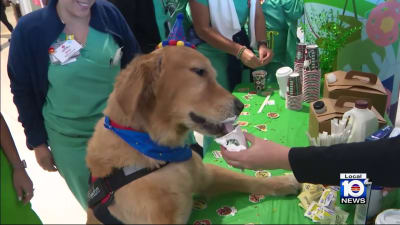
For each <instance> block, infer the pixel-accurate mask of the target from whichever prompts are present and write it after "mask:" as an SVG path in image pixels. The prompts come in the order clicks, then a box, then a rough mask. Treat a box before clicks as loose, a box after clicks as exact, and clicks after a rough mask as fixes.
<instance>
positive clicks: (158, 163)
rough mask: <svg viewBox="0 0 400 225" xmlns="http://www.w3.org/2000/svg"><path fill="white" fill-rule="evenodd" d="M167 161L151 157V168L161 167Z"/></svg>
mask: <svg viewBox="0 0 400 225" xmlns="http://www.w3.org/2000/svg"><path fill="white" fill-rule="evenodd" d="M166 163H167V162H165V161H161V160H155V159H149V164H150V165H149V167H150V169H159V168H160V167H161V166H163V165H165V164H166Z"/></svg>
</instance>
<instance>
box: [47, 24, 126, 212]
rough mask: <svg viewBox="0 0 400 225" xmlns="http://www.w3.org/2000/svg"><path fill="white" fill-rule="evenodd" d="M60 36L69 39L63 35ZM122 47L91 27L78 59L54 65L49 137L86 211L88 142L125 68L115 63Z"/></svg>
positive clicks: (49, 98)
mask: <svg viewBox="0 0 400 225" xmlns="http://www.w3.org/2000/svg"><path fill="white" fill-rule="evenodd" d="M59 40H65V34H64V33H62V34H60V36H59ZM118 48H119V46H118V44H117V43H116V42H115V41H114V39H113V37H112V36H111V35H110V34H107V33H102V32H99V31H97V30H95V29H93V28H89V33H88V36H87V41H86V45H85V46H84V48H83V49H81V50H80V56H79V57H78V58H77V61H75V62H72V63H69V64H66V65H59V64H50V65H49V70H48V80H49V89H48V92H47V97H46V102H45V104H44V106H43V110H42V113H43V118H44V124H45V128H46V131H47V136H48V140H47V141H48V144H49V146H50V148H51V152H52V155H53V158H54V161H55V164H56V166H57V169H58V171H59V173H60V174H61V176H62V177H63V178H64V179H65V181H66V183H67V185H68V187H69V189H70V190H71V192H72V193H73V194H74V196H75V197H76V199H77V200H78V201H79V203H80V204H81V206H82V207H83V208H84V209H86V208H87V192H88V187H89V185H88V179H89V169H88V168H87V166H86V161H85V157H86V146H87V142H88V140H89V138H90V137H91V136H92V134H93V131H94V127H95V124H96V123H97V121H98V120H99V119H100V118H101V117H102V116H103V113H102V112H103V110H104V108H105V106H106V103H107V99H108V96H109V95H110V93H111V91H112V90H113V85H114V80H115V77H116V76H117V75H118V73H119V71H120V62H117V63H116V65H112V64H111V63H110V62H111V61H112V59H113V58H114V56H115V53H116V51H117V50H118Z"/></svg>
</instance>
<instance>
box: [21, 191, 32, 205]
mask: <svg viewBox="0 0 400 225" xmlns="http://www.w3.org/2000/svg"><path fill="white" fill-rule="evenodd" d="M32 198H33V188H32V189H30V190H29V191H25V195H24V199H23V200H24V201H23V203H24V204H26V203H28V202H30V201H31V199H32Z"/></svg>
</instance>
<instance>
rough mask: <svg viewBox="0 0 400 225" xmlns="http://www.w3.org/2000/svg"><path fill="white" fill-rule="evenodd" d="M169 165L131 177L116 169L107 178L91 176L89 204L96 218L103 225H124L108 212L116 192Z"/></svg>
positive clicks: (136, 173)
mask: <svg viewBox="0 0 400 225" xmlns="http://www.w3.org/2000/svg"><path fill="white" fill-rule="evenodd" d="M167 164H168V162H167V163H166V164H164V165H161V167H160V168H157V169H153V170H151V169H148V168H143V169H140V170H138V171H136V172H134V173H132V174H129V175H125V172H124V170H123V169H115V170H114V171H113V173H112V174H110V175H109V176H107V177H102V178H95V177H92V176H90V178H89V192H88V204H89V207H90V208H91V209H92V210H93V212H94V215H95V216H96V218H97V219H98V220H99V221H100V222H102V223H103V224H123V223H122V222H121V221H119V220H118V219H117V218H115V217H114V216H113V215H111V213H110V211H109V210H108V206H109V205H111V204H112V203H113V201H114V193H115V191H117V190H118V189H120V188H121V187H123V186H124V185H126V184H129V183H130V182H132V181H134V180H136V179H139V178H141V177H144V176H146V175H148V174H150V173H151V172H154V171H156V170H158V169H161V168H162V167H164V166H166V165H167Z"/></svg>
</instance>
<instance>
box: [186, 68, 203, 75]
mask: <svg viewBox="0 0 400 225" xmlns="http://www.w3.org/2000/svg"><path fill="white" fill-rule="evenodd" d="M190 70H191V71H192V72H194V73H196V74H197V75H199V76H204V74H205V72H206V71H205V70H204V69H200V68H191V69H190Z"/></svg>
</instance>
